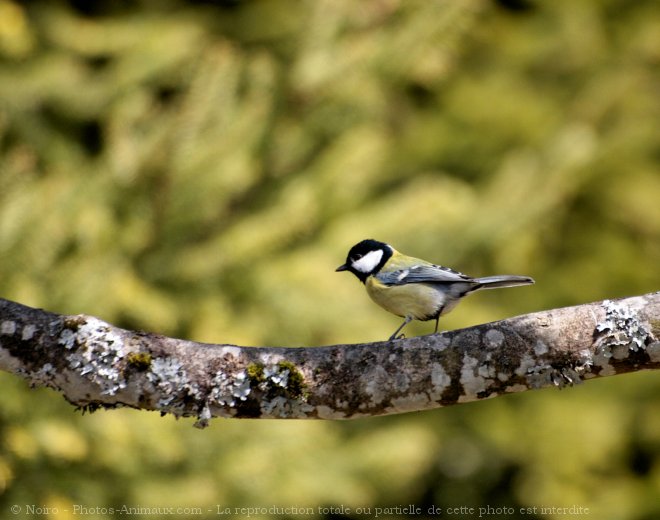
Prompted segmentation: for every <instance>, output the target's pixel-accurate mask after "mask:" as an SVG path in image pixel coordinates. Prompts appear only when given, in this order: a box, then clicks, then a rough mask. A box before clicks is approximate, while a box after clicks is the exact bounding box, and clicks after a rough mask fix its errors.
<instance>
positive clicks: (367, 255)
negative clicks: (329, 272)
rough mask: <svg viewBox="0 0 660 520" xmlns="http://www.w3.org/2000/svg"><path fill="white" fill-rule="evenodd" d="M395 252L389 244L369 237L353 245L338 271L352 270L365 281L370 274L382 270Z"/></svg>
mask: <svg viewBox="0 0 660 520" xmlns="http://www.w3.org/2000/svg"><path fill="white" fill-rule="evenodd" d="M393 252H394V250H393V249H392V247H391V246H389V245H388V244H386V243H384V242H379V241H378V240H373V239H371V238H369V239H367V240H363V241H362V242H359V243H357V244H355V245H354V246H353V247H351V250H350V251H349V252H348V256H347V257H346V263H345V264H343V265H340V266H339V267H337V269H336V271H350V272H351V273H353V274H354V275H355V276H357V277H358V278H359V279H360V281H361V282H362V283H364V281H365V280H366V279H367V277H368V276H369V275H371V274H374V273H377V272H378V271H380V270H381V268H382V267H383V266H384V265H385V263H386V262H387V261H388V260H389V259H390V257H391V256H392V253H393Z"/></svg>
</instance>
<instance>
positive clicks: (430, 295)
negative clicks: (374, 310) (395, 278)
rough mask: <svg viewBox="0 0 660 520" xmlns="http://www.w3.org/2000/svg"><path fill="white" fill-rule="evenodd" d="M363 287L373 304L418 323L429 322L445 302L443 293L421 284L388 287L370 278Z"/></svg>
mask: <svg viewBox="0 0 660 520" xmlns="http://www.w3.org/2000/svg"><path fill="white" fill-rule="evenodd" d="M365 286H366V288H367V293H368V294H369V296H370V297H371V299H372V300H373V301H374V302H376V303H377V304H378V305H380V306H381V307H382V308H383V309H385V310H386V311H389V312H391V313H392V314H396V315H397V316H401V317H402V318H405V317H408V316H410V317H412V318H414V319H416V320H420V321H425V320H430V319H431V318H434V317H435V316H436V314H437V313H438V311H439V310H440V309H442V307H443V306H444V304H445V300H446V295H445V294H444V292H443V291H439V290H438V289H437V288H434V287H432V286H431V285H427V284H423V283H413V284H404V285H391V286H388V285H385V284H383V283H381V282H380V281H379V280H378V279H377V278H375V277H374V276H370V277H369V278H367V280H366V281H365ZM447 310H448V309H447Z"/></svg>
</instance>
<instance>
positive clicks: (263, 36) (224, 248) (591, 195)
mask: <svg viewBox="0 0 660 520" xmlns="http://www.w3.org/2000/svg"><path fill="white" fill-rule="evenodd" d="M659 69H660V4H658V2H654V1H652V0H637V1H624V0H584V1H581V2H538V1H532V0H500V1H494V0H461V1H449V0H446V1H440V0H438V1H428V0H417V1H415V0H406V1H403V0H362V1H360V2H353V1H349V0H318V1H290V0H289V1H285V0H260V1H240V0H233V1H232V0H225V1H215V2H214V1H191V2H183V1H179V0H164V1H163V0H159V1H154V0H141V1H133V2H128V1H120V0H116V1H110V0H98V1H95V2H85V1H81V0H75V1H73V0H71V1H65V0H59V1H55V2H46V1H33V2H29V3H28V2H19V1H17V0H0V259H1V261H0V296H2V297H4V298H8V299H12V300H15V301H19V302H21V303H24V304H26V305H30V306H35V307H43V308H46V309H48V310H51V311H55V312H60V313H69V314H76V313H86V314H92V315H95V316H98V317H100V318H102V319H104V320H106V321H110V322H112V323H114V324H117V325H120V326H123V327H126V328H135V329H144V330H149V331H154V332H159V333H162V334H166V335H171V336H176V337H181V338H188V339H193V340H197V341H204V342H212V343H235V344H239V345H282V346H318V345H325V344H334V343H355V342H366V341H375V340H381V339H384V338H386V337H387V336H389V334H391V333H392V331H393V330H394V329H395V328H396V327H397V326H398V325H399V323H400V320H399V318H396V317H394V316H391V315H389V314H387V313H386V312H385V311H383V310H381V309H380V308H378V307H377V306H376V305H374V304H373V303H372V302H371V301H370V300H369V299H368V297H367V296H366V294H365V293H364V290H363V288H362V286H361V285H360V284H359V283H358V282H357V280H356V279H355V278H354V277H351V276H349V275H346V274H336V273H334V272H333V270H334V268H335V267H337V266H338V265H339V264H341V263H343V261H344V259H345V256H346V253H347V251H348V249H349V248H350V246H352V245H353V244H354V243H355V242H357V241H359V240H361V239H363V238H376V239H379V240H383V241H387V242H389V243H391V244H393V245H394V246H395V247H396V248H397V249H399V250H401V251H403V252H405V253H407V254H410V255H414V256H419V257H423V258H426V259H428V260H431V261H435V262H437V263H442V264H444V265H448V266H451V267H454V268H456V269H459V270H461V271H463V272H466V273H468V274H471V275H474V276H484V275H490V274H502V273H512V274H522V275H529V276H533V277H534V278H535V279H536V281H537V285H535V286H534V287H531V288H523V289H515V290H514V289H511V290H507V291H492V292H487V293H481V294H478V295H475V296H472V297H470V298H469V299H467V300H466V301H464V302H463V303H462V305H461V306H459V307H458V309H457V310H455V311H454V312H453V313H452V314H450V315H449V316H447V317H445V318H444V319H443V320H441V322H440V326H441V328H444V329H454V328H460V327H465V326H469V325H473V324H476V323H481V322H485V321H490V320H496V319H500V318H504V317H508V316H513V315H516V314H522V313H527V312H533V311H537V310H543V309H549V308H554V307H558V306H564V305H575V304H580V303H586V302H590V301H594V300H600V299H604V298H613V297H621V296H631V295H636V294H643V293H647V292H651V291H655V290H658V289H659V288H660V270H659V268H658V267H659V265H660V203H659V201H660V168H659V165H660V95H659V93H660V73H659ZM432 328H433V324H432V323H430V322H429V323H422V324H419V323H417V324H414V325H411V326H410V327H409V329H408V330H407V333H408V334H409V335H412V334H426V333H430V332H431V331H432ZM0 385H1V386H0V388H1V389H2V390H1V391H0V510H1V511H3V513H2V514H3V515H6V514H7V511H9V508H10V506H11V505H12V504H19V505H21V507H23V508H24V510H23V511H24V512H25V506H26V505H29V504H36V505H38V506H42V507H51V508H58V511H59V512H58V513H57V514H51V515H49V516H50V517H53V518H54V517H57V518H58V519H63V518H67V517H69V516H71V517H73V516H74V515H73V509H72V507H73V505H74V504H78V505H82V506H85V507H90V508H96V507H115V508H117V507H121V506H122V505H124V504H126V505H128V506H129V507H134V506H143V507H170V506H175V507H199V508H202V509H203V511H204V515H207V516H214V514H211V513H208V510H211V511H212V512H213V513H215V512H216V507H222V508H224V507H232V508H233V507H271V506H278V507H301V508H302V507H317V506H328V507H330V506H333V507H340V506H342V505H343V506H344V507H350V508H352V509H353V511H355V508H358V507H365V508H368V507H371V508H374V507H377V506H378V507H392V506H397V505H405V504H417V505H419V506H420V507H422V508H424V510H425V511H426V510H427V509H428V507H430V506H436V507H438V508H442V509H443V510H444V508H447V507H462V506H468V507H487V506H491V507H493V508H497V507H503V506H505V507H512V508H515V512H514V513H513V514H507V515H500V517H506V518H518V517H522V516H523V515H521V514H520V508H534V507H537V508H540V507H542V506H545V507H571V506H578V507H580V506H581V507H583V508H589V513H590V514H589V516H590V517H591V518H598V519H639V520H644V519H649V520H650V519H652V518H658V517H660V504H659V502H658V500H657V499H658V496H659V495H660V379H659V378H658V375H657V374H653V373H639V374H632V375H627V376H620V377H614V378H609V379H605V380H602V381H591V382H589V383H587V384H585V385H581V386H580V387H577V388H572V389H567V390H565V391H562V392H558V391H554V390H544V391H537V392H528V393H525V394H524V395H511V396H507V397H501V398H498V399H494V400H491V401H487V402H480V403H473V404H466V405H461V406H456V407H452V408H448V409H441V410H436V411H432V412H426V413H416V414H415V413H413V414H406V415H401V416H395V417H385V418H375V419H368V420H364V419H363V420H358V421H354V422H312V421H288V422H287V421H259V420H252V421H250V420H242V421H232V420H214V421H212V424H211V427H210V428H208V429H206V430H203V431H199V430H197V429H194V428H193V427H192V423H193V422H194V421H193V420H180V421H175V420H174V419H172V418H170V417H165V418H161V417H159V416H158V414H156V413H146V412H138V411H129V410H118V411H110V412H97V413H95V414H93V415H84V416H82V415H81V414H79V413H75V412H74V411H73V409H72V407H71V406H69V405H68V404H67V403H65V402H64V400H63V399H62V398H61V397H60V396H59V395H57V394H56V393H55V392H52V391H50V390H45V389H37V390H31V389H29V388H28V387H27V385H26V384H25V383H24V382H23V381H22V380H20V379H19V378H18V377H16V376H13V375H10V374H0ZM372 511H373V510H372ZM530 512H532V513H533V512H534V511H533V509H532V510H530ZM18 516H19V517H20V515H18ZM47 516H48V515H47ZM181 516H183V517H185V516H186V515H181ZM238 516H240V515H238ZM566 516H567V515H562V514H557V513H554V514H552V513H550V514H544V515H542V514H540V509H537V510H536V514H532V515H527V516H525V517H526V518H565V517H566ZM79 517H80V515H78V516H77V518H79ZM89 517H98V518H105V517H109V515H104V514H103V513H100V514H98V515H92V514H90V515H89ZM191 517H192V516H191ZM275 517H277V518H298V517H300V516H297V515H294V514H286V513H284V514H280V515H275ZM316 517H318V518H359V517H360V516H359V515H356V514H353V515H344V516H342V515H339V514H323V513H319V514H317V515H316ZM362 517H364V516H362Z"/></svg>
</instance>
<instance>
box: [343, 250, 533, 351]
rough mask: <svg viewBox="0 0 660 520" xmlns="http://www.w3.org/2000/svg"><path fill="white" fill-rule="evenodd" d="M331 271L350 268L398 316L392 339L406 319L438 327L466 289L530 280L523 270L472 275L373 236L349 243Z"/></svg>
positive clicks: (386, 307) (377, 301) (368, 290)
mask: <svg viewBox="0 0 660 520" xmlns="http://www.w3.org/2000/svg"><path fill="white" fill-rule="evenodd" d="M336 271H350V272H351V273H353V274H354V275H355V276H357V277H358V279H359V280H360V281H361V282H362V283H363V284H364V285H365V286H366V288H367V293H368V294H369V296H370V297H371V299H372V300H373V301H375V302H376V303H377V304H378V305H380V306H381V307H383V309H385V310H386V311H389V312H391V313H392V314H396V315H397V316H401V317H402V318H404V321H403V323H402V324H401V326H400V327H399V328H398V329H396V330H395V331H394V334H392V336H390V340H392V339H397V334H398V333H399V332H400V331H401V329H403V327H405V326H406V325H407V324H408V323H410V321H412V320H420V321H428V320H435V332H438V322H439V321H440V316H442V315H443V314H447V313H448V312H449V311H450V310H452V309H453V308H454V307H455V306H456V304H457V303H458V302H459V301H460V299H461V298H463V297H464V296H466V295H467V294H469V293H471V292H474V291H480V290H481V289H497V288H498V287H515V286H517V285H529V284H533V283H534V280H533V279H532V278H530V277H529V276H514V275H507V274H505V275H498V276H486V277H484V278H472V277H470V276H467V275H464V274H463V273H459V272H458V271H454V270H453V269H450V268H449V267H442V266H440V265H435V264H432V263H430V262H427V261H425V260H420V259H419V258H413V257H412V256H406V255H403V254H401V253H399V252H398V251H397V250H396V249H394V248H393V247H392V246H391V245H389V244H385V243H384V242H379V241H377V240H373V239H367V240H363V241H362V242H360V243H358V244H355V245H354V246H353V247H352V248H351V250H350V251H349V252H348V256H347V257H346V263H345V264H342V265H340V266H339V267H337V269H336Z"/></svg>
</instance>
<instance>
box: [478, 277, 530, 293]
mask: <svg viewBox="0 0 660 520" xmlns="http://www.w3.org/2000/svg"><path fill="white" fill-rule="evenodd" d="M474 281H475V282H477V283H478V284H479V285H478V286H477V287H476V290H481V289H497V288H498V287H516V286H518V285H531V284H533V283H534V279H533V278H530V277H529V276H515V275H511V274H501V275H497V276H485V277H484V278H475V280H474Z"/></svg>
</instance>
